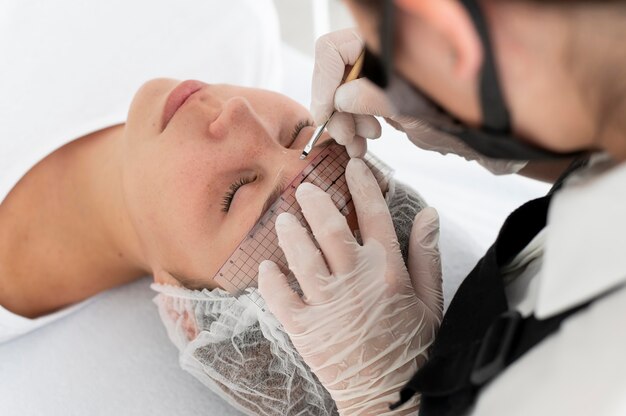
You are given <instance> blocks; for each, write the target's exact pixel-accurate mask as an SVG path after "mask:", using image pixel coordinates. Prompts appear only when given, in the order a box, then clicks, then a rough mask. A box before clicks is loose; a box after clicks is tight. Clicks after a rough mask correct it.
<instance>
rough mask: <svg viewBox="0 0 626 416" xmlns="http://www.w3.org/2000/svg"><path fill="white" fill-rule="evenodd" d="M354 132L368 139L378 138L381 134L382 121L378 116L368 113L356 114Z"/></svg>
mask: <svg viewBox="0 0 626 416" xmlns="http://www.w3.org/2000/svg"><path fill="white" fill-rule="evenodd" d="M354 134H355V136H361V137H365V138H368V139H378V138H379V137H380V134H381V128H380V123H379V122H378V120H376V117H374V116H370V115H367V114H355V115H354Z"/></svg>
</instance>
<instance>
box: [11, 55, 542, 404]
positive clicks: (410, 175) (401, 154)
mask: <svg viewBox="0 0 626 416" xmlns="http://www.w3.org/2000/svg"><path fill="white" fill-rule="evenodd" d="M284 57H285V61H286V62H287V64H286V70H285V74H288V75H287V76H286V78H285V83H284V91H285V92H286V93H288V94H290V95H291V96H294V97H296V98H297V99H298V100H300V101H301V102H304V103H305V104H306V103H307V102H308V89H309V87H308V85H309V82H310V81H309V80H310V71H311V62H310V60H306V59H305V60H303V59H302V57H301V56H298V55H297V54H295V53H294V52H293V51H292V50H288V49H287V50H285V56H284ZM385 139H386V140H384V141H382V140H381V141H379V142H377V143H372V146H371V149H373V150H374V151H376V153H377V154H378V155H380V156H381V157H382V158H383V159H385V160H387V161H388V163H391V164H392V165H393V166H395V167H396V169H397V173H398V177H399V178H400V179H402V180H404V181H405V182H407V183H410V184H411V185H413V186H414V187H415V188H416V189H418V190H419V191H420V192H421V193H422V194H423V195H424V196H425V197H426V198H427V199H428V201H429V202H430V203H431V204H432V205H434V206H436V207H437V208H438V209H439V210H440V213H441V216H442V242H441V246H442V251H443V252H444V269H445V278H446V282H445V289H446V298H447V300H449V298H450V296H451V294H452V293H453V292H454V290H456V287H457V285H458V283H459V282H460V280H461V277H463V276H465V273H466V272H467V271H469V269H470V268H471V267H472V266H473V264H474V263H475V261H476V260H477V259H478V257H479V255H480V253H481V251H482V248H483V247H484V246H486V245H487V244H488V243H489V242H488V239H490V238H491V237H492V236H493V235H494V234H495V232H496V229H497V226H498V225H499V223H500V222H501V221H502V219H503V217H504V215H505V213H506V211H507V210H509V209H510V208H512V207H514V206H515V205H516V204H518V203H519V202H520V201H522V200H524V199H525V198H529V197H531V196H534V195H536V194H539V193H541V192H543V191H544V190H545V186H539V185H537V184H535V183H533V182H527V181H524V180H520V179H515V178H504V179H492V178H491V177H490V176H489V175H488V174H486V173H483V172H482V170H480V168H478V167H476V166H472V165H468V164H465V163H463V162H461V161H459V160H457V159H455V158H450V157H448V158H441V157H439V156H437V155H434V154H432V153H426V152H420V151H418V150H415V149H413V148H412V147H411V145H410V144H408V142H407V141H406V140H402V139H401V137H399V135H396V134H394V133H393V132H388V131H385ZM405 144H408V147H407V146H405ZM405 148H406V149H405ZM455 181H456V182H455ZM464 229H465V230H468V231H464ZM149 282H150V279H149V278H146V279H144V280H141V281H138V282H135V283H133V284H130V285H127V286H124V287H121V288H118V289H115V290H111V291H109V292H107V293H105V294H102V295H100V296H99V297H97V298H96V299H94V301H93V302H91V303H89V304H88V305H86V306H85V307H84V308H82V309H81V310H80V311H78V312H76V313H74V314H71V315H70V316H67V317H65V318H63V319H61V320H59V321H57V322H54V323H52V324H50V325H48V326H46V327H44V328H41V329H39V330H37V331H34V332H32V333H30V334H27V335H25V336H23V337H21V338H18V339H16V340H13V341H11V342H8V343H6V344H4V345H0V415H3V416H14V415H15V416H18V415H19V416H34V415H44V414H45V415H64V416H65V415H96V416H97V415H120V416H124V415H151V416H159V415H196V414H197V415H226V416H228V415H236V414H238V413H237V412H236V411H234V410H233V409H231V408H229V407H228V405H227V404H225V403H224V402H223V401H221V399H219V398H218V397H216V396H215V395H214V394H213V393H211V392H210V391H209V390H208V389H207V388H206V387H204V386H203V385H201V384H200V383H199V382H198V381H196V380H195V379H194V378H193V377H192V376H191V375H189V374H187V373H185V372H184V371H182V370H181V369H180V368H179V367H178V363H177V351H176V349H175V347H174V346H173V345H171V343H170V342H169V340H168V339H167V335H166V333H165V330H164V328H163V327H162V325H161V323H160V322H159V318H158V316H157V312H156V309H155V306H154V305H153V303H152V302H151V298H152V297H153V296H154V294H153V293H152V292H151V291H150V289H149V288H148V283H149Z"/></svg>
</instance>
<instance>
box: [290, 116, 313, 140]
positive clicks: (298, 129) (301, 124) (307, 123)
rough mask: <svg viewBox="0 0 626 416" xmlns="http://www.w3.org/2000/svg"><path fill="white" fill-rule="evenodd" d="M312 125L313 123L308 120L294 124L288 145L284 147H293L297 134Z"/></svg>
mask: <svg viewBox="0 0 626 416" xmlns="http://www.w3.org/2000/svg"><path fill="white" fill-rule="evenodd" d="M314 125H315V124H314V123H313V121H311V120H308V119H305V120H300V121H299V122H298V123H296V125H295V126H294V128H293V131H292V132H291V140H289V144H288V145H287V146H286V147H291V146H292V145H293V142H295V141H296V139H297V138H298V134H300V132H301V131H302V129H304V128H305V127H310V126H314Z"/></svg>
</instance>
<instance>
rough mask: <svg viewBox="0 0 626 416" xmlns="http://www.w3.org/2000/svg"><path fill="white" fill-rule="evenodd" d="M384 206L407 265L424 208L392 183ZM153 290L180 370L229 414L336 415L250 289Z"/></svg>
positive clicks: (414, 195)
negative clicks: (415, 221) (410, 242)
mask: <svg viewBox="0 0 626 416" xmlns="http://www.w3.org/2000/svg"><path fill="white" fill-rule="evenodd" d="M386 200H387V204H388V205H389V208H390V211H391V216H392V219H393V222H394V227H395V229H396V233H397V235H398V241H399V243H400V247H401V251H402V254H403V257H404V259H405V261H406V258H407V254H408V240H409V235H410V232H411V226H412V222H413V219H414V217H415V214H417V212H419V211H420V210H421V209H422V208H423V207H424V206H425V204H424V202H423V200H422V199H421V198H420V196H419V195H418V194H417V193H415V192H414V191H412V190H411V189H409V188H408V187H406V186H404V185H402V184H399V183H397V182H395V181H393V180H391V181H390V182H389V188H388V192H387V195H386ZM294 283H295V279H294ZM152 288H153V289H154V290H156V291H157V292H159V294H158V295H157V296H156V297H155V303H156V304H157V305H158V309H159V314H160V316H161V319H162V321H163V323H164V325H165V327H166V329H167V332H168V335H169V337H170V339H171V340H172V342H173V343H174V344H175V345H176V346H177V347H178V349H179V351H180V364H181V367H182V368H183V369H185V370H186V371H188V372H190V373H191V374H193V375H194V376H195V377H196V378H198V379H199V380H200V381H201V382H202V383H204V384H205V385H206V386H207V387H209V388H210V389H211V390H212V391H214V392H215V393H217V394H219V395H220V396H221V397H222V398H224V399H225V400H226V401H227V402H228V403H230V404H231V405H232V406H233V407H235V408H237V409H239V410H240V411H242V412H244V413H246V414H250V415H281V416H282V415H336V414H337V409H336V407H335V403H334V401H333V400H332V398H331V397H330V395H329V393H328V392H327V391H326V389H325V388H324V387H323V386H322V385H321V384H320V383H319V381H318V380H317V378H316V376H315V375H314V374H313V373H312V372H311V370H310V369H309V367H308V366H307V365H306V364H305V363H304V361H303V360H302V358H301V357H300V355H299V354H298V352H297V351H296V349H295V348H294V347H293V345H292V344H291V341H290V339H289V337H288V336H287V334H286V333H285V332H284V331H283V329H282V326H281V325H280V323H279V322H278V321H277V320H276V318H275V317H274V316H273V315H272V314H271V313H270V312H269V311H263V310H262V309H261V308H260V307H259V306H258V305H257V304H255V302H257V303H258V302H259V298H260V296H259V294H258V291H257V289H256V288H248V289H246V291H245V292H244V293H243V294H242V295H240V296H239V297H238V298H237V299H236V298H235V297H233V296H232V295H231V294H229V293H228V292H226V291H224V290H221V289H214V290H207V289H204V290H201V291H199V290H189V289H186V288H182V287H175V286H169V285H161V284H153V285H152ZM294 289H296V290H299V288H294ZM261 301H262V298H261ZM265 309H266V308H265Z"/></svg>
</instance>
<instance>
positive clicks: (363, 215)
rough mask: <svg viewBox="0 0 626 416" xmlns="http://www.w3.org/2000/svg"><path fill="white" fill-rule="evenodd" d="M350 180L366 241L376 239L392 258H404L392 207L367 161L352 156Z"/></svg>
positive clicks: (349, 170)
mask: <svg viewBox="0 0 626 416" xmlns="http://www.w3.org/2000/svg"><path fill="white" fill-rule="evenodd" d="M346 181H347V182H348V188H349V189H350V193H351V194H352V200H353V202H354V208H355V209H356V215H357V217H358V219H359V231H360V232H361V236H362V237H363V242H364V243H366V242H367V240H369V239H371V238H373V239H375V240H377V241H378V242H379V243H381V244H382V245H383V247H384V248H385V251H386V252H387V259H388V260H393V261H394V262H397V261H398V260H400V261H402V258H401V254H400V250H399V244H398V237H397V236H396V232H395V230H394V228H393V222H392V220H391V214H390V213H389V207H388V206H387V203H386V202H385V198H384V197H383V194H382V192H381V190H380V186H379V185H378V182H377V181H376V178H374V175H373V174H372V171H371V170H370V169H369V168H368V167H367V165H366V164H365V162H363V160H361V159H350V161H349V162H348V165H347V167H346ZM390 256H393V257H392V258H391V257H390Z"/></svg>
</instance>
